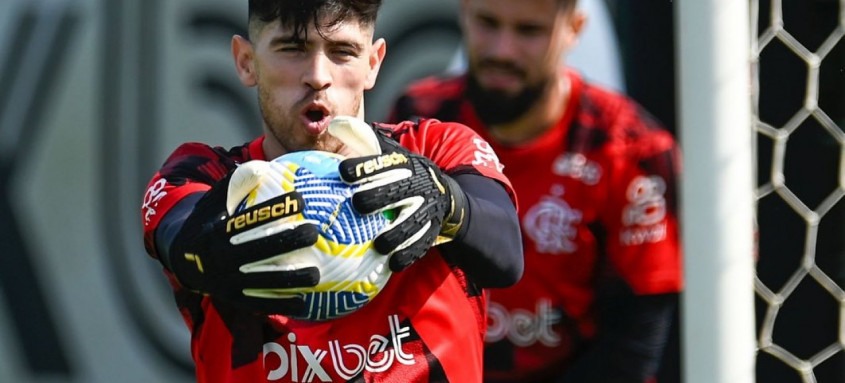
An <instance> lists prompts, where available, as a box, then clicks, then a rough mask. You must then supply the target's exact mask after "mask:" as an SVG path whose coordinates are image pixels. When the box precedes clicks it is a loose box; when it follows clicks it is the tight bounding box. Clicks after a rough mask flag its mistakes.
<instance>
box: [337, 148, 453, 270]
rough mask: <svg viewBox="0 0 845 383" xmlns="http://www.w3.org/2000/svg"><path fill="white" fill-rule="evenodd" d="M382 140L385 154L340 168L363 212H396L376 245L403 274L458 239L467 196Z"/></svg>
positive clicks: (425, 162) (425, 163) (419, 159)
mask: <svg viewBox="0 0 845 383" xmlns="http://www.w3.org/2000/svg"><path fill="white" fill-rule="evenodd" d="M378 139H379V143H380V145H381V149H382V151H383V154H378V155H370V156H364V157H357V158H349V159H346V160H344V161H343V162H341V163H340V175H341V178H342V179H343V180H344V181H345V182H347V183H350V184H355V185H360V186H359V188H358V189H357V190H356V191H355V193H354V194H353V196H352V206H353V207H354V208H355V209H356V210H357V211H358V212H359V213H361V214H372V213H384V212H386V211H390V210H396V213H397V216H396V217H395V219H394V220H393V222H391V224H390V225H388V226H387V227H386V228H385V229H384V230H383V231H382V232H381V233H380V234H379V235H378V236H377V237H376V238H375V239H374V242H373V246H374V247H375V249H376V251H378V252H379V253H382V254H387V255H389V256H390V260H389V262H388V265H389V266H390V269H391V270H392V271H401V270H404V269H405V268H407V267H408V266H410V265H411V264H412V263H414V262H415V261H416V260H418V259H420V258H421V257H422V256H423V255H425V253H426V252H427V251H428V249H429V248H430V247H431V246H433V245H435V244H438V243H442V242H444V241H446V240H450V239H451V238H453V237H454V236H455V235H456V234H457V232H458V230H459V229H460V227H461V224H462V221H463V217H464V208H465V206H466V196H465V195H464V193H463V191H461V189H460V187H459V186H458V184H457V182H455V181H454V180H453V179H452V178H450V177H449V176H447V175H445V174H443V172H442V171H441V170H440V168H438V167H437V165H435V164H434V163H433V162H432V161H431V160H429V159H428V158H426V157H423V156H421V155H417V154H413V153H411V152H409V151H408V150H407V149H405V148H403V147H402V146H400V145H399V143H397V142H396V141H394V140H392V139H391V138H389V137H387V136H385V135H384V133H381V132H379V138H378ZM438 236H440V237H441V240H440V241H438Z"/></svg>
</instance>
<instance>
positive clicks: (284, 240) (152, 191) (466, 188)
mask: <svg viewBox="0 0 845 383" xmlns="http://www.w3.org/2000/svg"><path fill="white" fill-rule="evenodd" d="M380 5H381V1H380V0H313V1H281V0H250V1H249V16H248V21H249V31H248V32H249V33H248V37H242V36H234V37H233V38H232V42H231V44H232V53H233V58H234V63H235V67H236V72H237V75H238V76H239V79H240V81H241V82H242V83H243V84H244V85H245V86H247V87H256V88H257V94H258V102H259V107H260V111H261V114H262V118H263V134H262V135H261V136H260V137H257V138H256V139H254V140H253V141H251V142H249V143H246V144H244V145H242V146H235V147H232V148H230V149H223V148H221V147H213V146H209V145H205V144H200V143H187V144H183V145H182V146H180V147H178V148H177V149H176V150H175V151H174V152H173V153H172V154H171V155H170V156H169V157H168V158H167V159H166V161H165V162H164V164H163V166H162V167H161V168H160V169H159V170H158V171H157V172H156V173H155V175H154V176H153V177H152V179H151V181H150V182H149V185H148V188H147V191H146V194H145V197H144V202H143V205H142V211H141V216H142V219H143V228H144V244H145V247H146V250H147V252H148V253H149V254H150V255H151V256H152V257H153V258H155V259H157V260H158V261H159V262H161V264H162V266H163V268H164V273H165V275H166V276H167V277H168V278H169V281H170V283H171V285H172V288H173V291H174V294H175V298H176V303H177V306H178V309H179V310H180V312H181V313H182V315H183V317H184V320H185V322H186V324H187V326H188V328H189V329H190V331H191V355H192V357H193V360H194V362H195V372H196V376H197V381H198V382H221V383H222V382H265V381H273V382H277V381H278V382H308V381H335V382H338V381H356V382H359V381H360V382H372V381H378V382H445V381H453V382H478V381H480V380H481V371H482V349H483V336H484V332H485V326H486V317H485V312H486V299H485V295H484V290H483V289H484V288H488V287H504V286H508V285H511V284H513V283H515V282H516V281H517V280H518V279H519V278H520V276H521V274H522V267H523V264H522V250H521V249H522V247H521V237H520V232H519V228H518V222H517V219H516V208H515V203H514V194H513V189H512V188H511V186H510V183H509V181H508V179H507V178H506V177H505V176H504V175H503V174H502V172H501V170H502V166H501V164H500V163H499V162H498V159H497V158H496V155H495V154H494V153H493V151H492V150H491V149H490V146H489V145H488V144H487V143H486V142H485V141H484V140H482V139H481V138H479V136H478V135H477V134H475V133H474V132H472V131H471V130H470V129H469V128H467V127H466V126H464V125H460V124H456V123H449V122H440V121H437V120H427V121H424V122H420V123H418V124H417V123H411V122H403V123H400V124H396V125H379V126H378V134H377V137H378V145H379V146H380V147H381V150H382V151H383V153H384V155H383V156H379V155H371V156H364V157H355V158H349V159H347V160H345V161H344V162H342V163H341V165H340V169H339V170H340V172H341V174H342V175H343V178H344V180H345V181H347V182H349V183H353V184H357V185H360V186H359V188H358V192H356V194H355V195H354V196H353V206H354V207H355V208H356V209H357V210H359V211H360V212H361V213H364V214H375V213H378V212H381V211H382V210H384V209H388V208H390V209H393V208H394V206H398V207H397V209H398V210H399V211H398V214H399V216H400V217H408V219H405V220H402V221H401V223H399V224H397V225H395V226H388V228H387V229H385V231H384V232H382V233H380V234H379V235H378V237H377V238H376V240H375V241H374V246H375V247H376V249H377V250H378V251H379V252H380V253H381V254H384V256H387V257H390V258H389V263H388V264H389V267H390V268H391V269H392V270H393V271H394V272H395V273H394V274H393V275H392V277H391V280H390V281H389V282H388V284H387V285H386V286H385V287H384V289H383V290H382V291H381V292H380V293H379V295H378V296H377V297H376V299H374V300H373V301H372V302H370V303H369V304H368V305H367V306H366V307H365V308H364V309H362V310H361V311H358V312H355V313H352V314H349V315H346V316H343V317H340V318H338V319H334V320H330V321H324V322H306V321H301V320H297V319H294V317H295V316H297V315H298V314H301V313H302V312H303V310H304V309H305V307H304V303H303V302H302V301H301V300H299V299H296V298H284V299H282V298H265V297H258V296H252V295H247V294H245V293H244V291H245V290H248V289H279V288H287V287H309V286H315V285H316V284H318V283H320V278H321V275H322V274H323V270H319V269H317V268H314V267H297V266H296V265H290V267H288V268H282V269H283V270H278V269H274V270H270V271H265V272H242V271H241V270H244V269H242V267H241V266H243V265H246V264H249V263H253V262H257V261H261V260H263V259H267V258H270V257H275V256H277V255H279V254H282V253H286V252H293V251H296V250H297V249H301V248H304V247H307V246H311V245H312V244H314V243H315V241H316V240H317V229H316V227H314V226H313V225H311V224H307V223H305V224H300V225H298V226H295V227H290V228H289V229H286V230H283V231H281V232H278V233H267V234H266V235H265V236H263V237H260V238H258V239H255V240H252V241H249V242H245V243H242V244H233V242H232V241H231V240H230V239H231V238H232V236H233V235H234V234H236V233H235V232H228V231H227V229H230V228H228V227H227V225H226V224H225V222H226V221H227V220H229V219H231V218H236V217H231V216H230V215H229V214H228V212H227V208H226V205H227V201H233V200H234V201H238V200H240V199H241V198H243V196H244V191H245V190H249V189H250V188H251V187H252V186H254V184H255V182H256V181H255V178H254V177H248V176H247V177H244V176H243V172H238V171H237V170H236V169H238V164H241V163H244V162H246V161H250V160H269V159H273V158H276V157H278V156H280V155H282V154H285V153H288V152H293V151H301V150H309V149H317V150H324V151H329V152H336V153H341V154H351V146H352V145H346V144H345V142H344V141H341V140H339V139H338V138H336V137H334V136H332V135H330V134H328V132H327V127H328V126H329V122H330V121H331V120H332V118H333V117H335V116H340V115H347V116H357V117H358V118H360V117H362V116H363V115H364V109H363V105H362V100H363V93H364V91H365V90H368V89H370V88H372V87H373V85H374V84H375V80H376V77H377V74H378V71H379V67H380V65H381V63H382V60H383V59H384V57H385V41H384V40H383V39H379V38H375V37H374V35H373V34H374V25H375V20H376V15H377V12H378V10H379V7H380ZM391 156H401V157H403V158H405V159H407V161H404V162H402V163H393V164H390V163H388V162H387V161H386V160H385V159H386V158H389V157H391ZM365 164H370V165H373V164H377V165H378V166H362V167H359V166H358V165H365ZM382 165H383V166H382ZM360 168H364V169H367V170H368V171H365V172H358V171H356V169H360ZM394 170H398V171H394ZM395 174H404V175H405V176H402V177H396V176H395ZM271 203H280V204H285V207H286V209H279V210H278V211H279V212H284V214H285V215H291V214H297V213H298V212H299V209H301V205H302V204H301V196H299V195H298V193H297V192H296V191H295V190H294V191H292V192H290V193H288V194H286V195H283V196H279V197H277V198H276V199H275V200H271ZM254 216H258V214H255V215H254ZM283 218H284V217H262V218H259V221H260V223H261V224H264V223H267V222H272V221H273V220H276V219H283ZM247 222H248V220H247ZM397 222H398V220H397ZM247 225H248V226H249V225H251V224H250V223H247ZM249 227H252V226H249ZM234 231H237V230H234ZM438 238H439V239H448V240H450V241H448V242H445V243H442V244H439V245H436V246H435V242H436V241H437V240H438ZM441 242H442V241H440V242H437V243H441ZM365 311H366V312H365ZM359 314H361V315H359Z"/></svg>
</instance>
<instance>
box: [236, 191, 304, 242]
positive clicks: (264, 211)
mask: <svg viewBox="0 0 845 383" xmlns="http://www.w3.org/2000/svg"><path fill="white" fill-rule="evenodd" d="M280 200H281V201H280ZM303 206H304V204H303V202H302V199H301V197H291V194H290V193H288V194H283V195H280V196H278V197H276V198H273V199H270V200H268V201H266V202H264V203H261V204H258V205H256V206H253V207H252V208H250V209H247V210H245V211H244V212H243V213H240V214H238V215H236V216H233V217H232V218H229V220H228V221H227V222H226V232H227V233H231V232H233V231H241V230H245V229H249V228H251V227H253V226H257V225H260V224H263V223H264V222H266V221H269V220H271V219H277V218H283V217H289V216H292V215H295V214H299V213H300V212H302V207H303Z"/></svg>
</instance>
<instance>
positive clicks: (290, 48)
mask: <svg viewBox="0 0 845 383" xmlns="http://www.w3.org/2000/svg"><path fill="white" fill-rule="evenodd" d="M277 50H278V51H279V52H304V51H305V43H284V44H280V45H279V46H278V48H277Z"/></svg>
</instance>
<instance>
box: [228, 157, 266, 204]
mask: <svg viewBox="0 0 845 383" xmlns="http://www.w3.org/2000/svg"><path fill="white" fill-rule="evenodd" d="M269 168H270V163H269V162H267V161H258V160H255V161H249V162H245V163H243V164H240V165H239V166H238V167H237V168H235V170H234V171H233V172H232V177H231V178H230V179H229V187H228V191H227V193H226V210H227V211H228V212H229V214H232V213H233V212H234V211H235V208H236V207H237V206H238V205H239V204H240V203H241V201H242V200H243V199H244V198H246V196H247V195H249V193H250V192H251V191H252V190H253V189H255V187H256V186H258V184H260V183H261V179H262V178H263V177H264V174H266V173H267V172H268V171H269Z"/></svg>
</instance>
